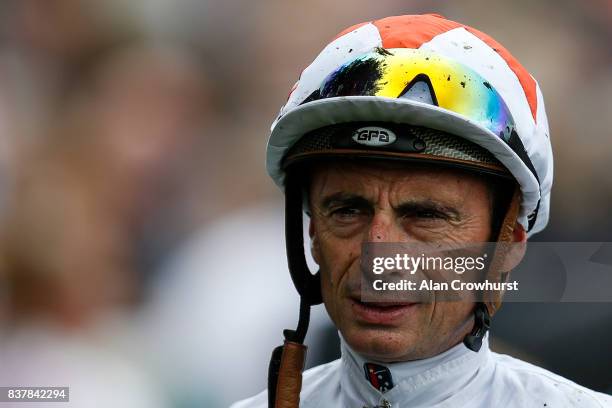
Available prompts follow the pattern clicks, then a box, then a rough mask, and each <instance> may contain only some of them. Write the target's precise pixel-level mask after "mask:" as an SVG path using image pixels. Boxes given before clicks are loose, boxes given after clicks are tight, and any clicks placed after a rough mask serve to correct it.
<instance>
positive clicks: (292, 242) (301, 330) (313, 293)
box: [268, 172, 323, 408]
mask: <svg viewBox="0 0 612 408" xmlns="http://www.w3.org/2000/svg"><path fill="white" fill-rule="evenodd" d="M299 178H300V176H299V175H298V174H292V173H291V172H288V173H287V175H286V182H285V242H286V247H287V263H288V266H289V273H290V274H291V279H292V280H293V284H294V285H295V288H296V289H297V291H298V293H299V294H300V317H299V321H298V325H297V328H296V329H295V330H290V329H285V330H284V331H283V335H284V337H285V344H286V343H287V342H291V343H297V344H304V339H305V338H306V333H307V331H308V325H309V323H310V307H311V306H313V305H317V304H319V303H321V302H322V301H323V299H322V297H321V281H320V275H319V273H318V272H317V273H316V274H313V273H312V272H311V271H310V269H309V268H308V264H307V263H306V252H305V248H304V220H303V215H302V214H303V207H302V206H303V201H302V200H303V197H302V183H301V180H299ZM284 348H285V346H284V345H283V346H278V347H276V348H275V349H274V351H273V352H272V358H271V359H270V365H269V367H268V407H270V408H274V407H275V404H276V396H277V391H278V390H277V385H278V383H279V381H278V380H279V376H280V375H282V373H281V372H280V371H281V360H282V356H283V350H284ZM298 392H299V390H298Z"/></svg>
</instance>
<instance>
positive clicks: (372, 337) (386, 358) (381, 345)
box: [342, 327, 419, 363]
mask: <svg viewBox="0 0 612 408" xmlns="http://www.w3.org/2000/svg"><path fill="white" fill-rule="evenodd" d="M342 337H343V338H344V340H345V341H346V342H347V344H348V345H349V346H350V347H351V349H352V350H353V351H355V352H356V353H359V354H360V355H361V356H363V357H364V358H366V359H368V360H373V361H380V362H386V363H388V362H394V361H407V360H414V359H418V358H419V357H418V356H416V355H415V354H416V353H415V352H416V349H417V348H418V347H417V341H418V339H417V336H416V335H415V333H411V332H410V331H407V330H406V329H403V330H400V329H398V328H392V329H391V328H383V327H381V328H376V327H353V328H350V329H348V330H344V331H342Z"/></svg>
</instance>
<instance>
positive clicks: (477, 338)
mask: <svg viewBox="0 0 612 408" xmlns="http://www.w3.org/2000/svg"><path fill="white" fill-rule="evenodd" d="M490 327H491V315H490V314H489V309H487V305H485V304H484V303H482V302H478V303H476V307H475V308H474V327H473V328H472V331H471V332H470V334H468V335H467V336H465V338H464V339H463V344H465V347H467V348H469V349H470V350H472V351H474V352H478V350H480V348H481V347H482V340H483V339H484V336H485V334H487V331H488V330H489V328H490Z"/></svg>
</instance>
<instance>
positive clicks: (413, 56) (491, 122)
mask: <svg viewBox="0 0 612 408" xmlns="http://www.w3.org/2000/svg"><path fill="white" fill-rule="evenodd" d="M338 96H381V97H388V98H399V99H402V98H403V99H409V100H412V101H416V102H421V103H426V104H430V105H435V106H438V107H440V108H442V109H446V110H449V111H451V112H454V113H457V114H460V115H462V116H464V117H466V118H468V119H470V120H471V121H473V122H476V123H478V124H479V125H481V126H483V127H484V128H486V129H488V130H490V131H491V132H493V133H494V134H496V135H497V136H499V137H500V138H501V139H502V140H504V141H506V142H508V140H509V138H510V135H511V134H512V132H513V130H514V120H513V119H512V115H511V114H510V111H509V109H508V107H507V106H506V104H505V102H504V100H503V99H502V97H501V96H500V94H499V93H498V92H497V91H496V90H495V89H494V88H493V87H492V86H491V84H489V83H488V82H487V81H486V80H485V79H484V78H483V77H482V76H480V75H479V74H478V73H477V72H476V71H474V70H472V69H470V68H468V67H466V66H465V65H463V64H460V63H458V62H456V61H453V60H451V59H449V58H445V57H442V56H440V55H438V54H436V53H433V52H430V51H425V50H418V49H407V48H393V49H382V48H378V49H377V50H376V51H374V52H370V53H367V54H363V55H360V56H358V57H356V58H355V59H353V60H351V61H349V62H347V63H345V64H344V65H342V66H340V67H339V68H337V69H336V70H335V71H334V72H332V73H331V74H329V75H328V76H327V77H326V78H325V79H324V80H323V83H322V84H321V86H320V87H319V89H317V90H316V91H314V92H313V93H312V94H311V95H310V96H309V97H308V98H306V99H305V100H304V102H303V103H307V102H310V101H313V100H318V99H325V98H332V97H338Z"/></svg>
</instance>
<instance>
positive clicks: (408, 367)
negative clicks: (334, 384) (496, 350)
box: [340, 335, 490, 408]
mask: <svg viewBox="0 0 612 408" xmlns="http://www.w3.org/2000/svg"><path fill="white" fill-rule="evenodd" d="M340 340H341V352H342V358H341V361H342V366H341V370H342V376H341V392H342V393H343V398H344V401H345V406H346V407H349V408H350V407H356V408H362V407H364V406H366V407H368V408H370V407H375V406H385V403H384V400H387V401H388V402H389V403H390V404H391V405H390V406H392V407H396V406H401V407H404V406H407V404H410V405H411V406H413V405H414V406H431V405H434V404H436V403H439V402H441V401H444V400H445V399H447V398H449V397H450V396H452V395H455V394H457V393H458V392H459V391H461V390H464V389H465V387H466V386H467V384H468V383H469V382H470V381H471V379H472V378H473V377H475V375H476V373H477V371H478V370H479V368H481V367H482V366H483V365H484V364H485V363H486V361H487V360H488V358H489V356H490V350H489V340H488V335H487V336H486V337H485V338H484V340H483V342H482V348H481V349H480V351H479V352H478V353H475V352H473V351H471V350H469V349H468V348H467V347H465V345H463V343H460V344H458V345H456V346H454V347H452V348H450V349H448V350H446V351H445V352H443V353H441V354H438V355H437V356H434V357H430V358H426V359H423V360H415V361H406V362H400V363H390V364H384V363H380V362H376V361H371V360H366V359H364V358H363V357H362V356H360V355H359V354H357V353H356V352H354V351H353V350H351V348H350V347H349V346H348V344H347V343H346V342H345V341H344V339H343V338H342V336H340ZM366 362H370V363H376V364H379V365H383V366H385V367H387V368H388V369H389V370H390V371H391V376H392V377H393V383H394V387H393V388H392V389H391V390H389V391H387V392H385V393H381V392H380V391H379V390H378V389H376V388H375V387H373V386H372V385H371V384H370V382H369V381H368V380H367V379H366V377H365V372H364V363H366ZM387 406H388V405H387Z"/></svg>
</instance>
